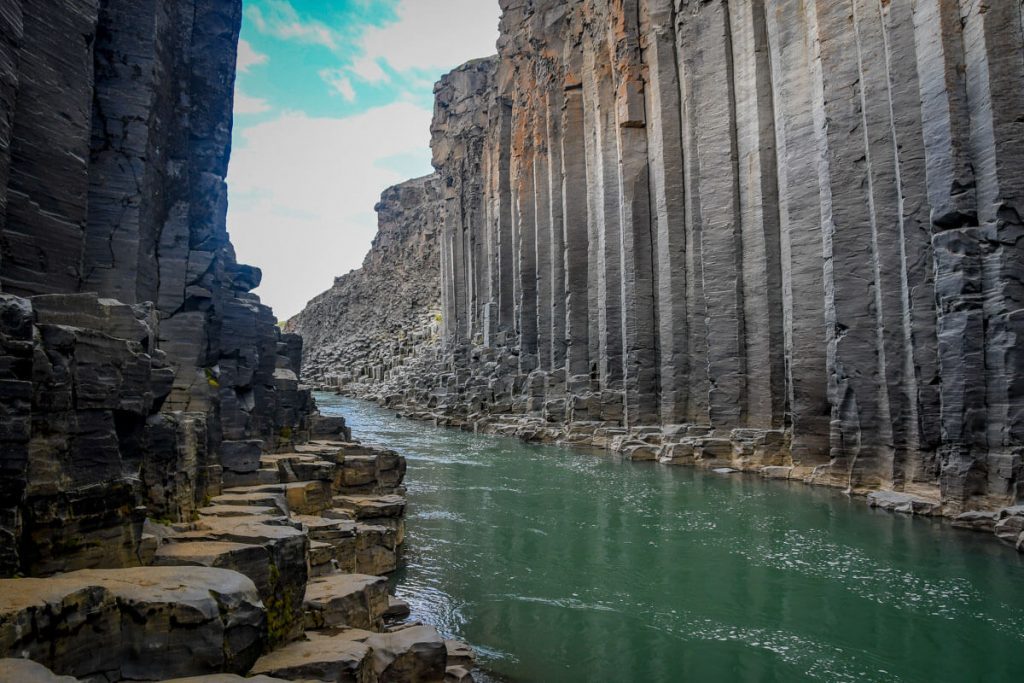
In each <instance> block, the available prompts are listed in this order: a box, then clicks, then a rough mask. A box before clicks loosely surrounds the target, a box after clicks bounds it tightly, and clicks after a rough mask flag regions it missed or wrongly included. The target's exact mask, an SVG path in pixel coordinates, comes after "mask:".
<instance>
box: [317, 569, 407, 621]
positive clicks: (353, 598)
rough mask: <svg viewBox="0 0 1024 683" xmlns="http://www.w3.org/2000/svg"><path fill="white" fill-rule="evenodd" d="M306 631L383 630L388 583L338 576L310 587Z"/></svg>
mask: <svg viewBox="0 0 1024 683" xmlns="http://www.w3.org/2000/svg"><path fill="white" fill-rule="evenodd" d="M303 609H304V611H305V621H306V629H307V630H310V631H316V630H321V629H325V628H340V627H343V626H348V627H350V628H365V629H379V628H381V626H382V624H383V618H384V613H385V612H387V610H388V583H387V579H385V578H384V577H382V576H368V575H365V574H335V575H332V576H326V577H323V578H318V579H314V580H313V581H310V582H309V585H307V586H306V599H305V601H304V603H303Z"/></svg>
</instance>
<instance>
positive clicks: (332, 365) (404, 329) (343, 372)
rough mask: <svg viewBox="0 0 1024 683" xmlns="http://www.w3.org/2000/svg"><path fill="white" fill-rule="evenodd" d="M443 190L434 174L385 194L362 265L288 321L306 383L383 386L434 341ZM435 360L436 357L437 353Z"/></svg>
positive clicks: (392, 189)
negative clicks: (300, 345) (299, 345)
mask: <svg viewBox="0 0 1024 683" xmlns="http://www.w3.org/2000/svg"><path fill="white" fill-rule="evenodd" d="M441 193H442V191H441V187H440V184H439V181H438V178H437V176H434V175H431V176H426V177H424V178H418V179H416V180H410V181H409V182H407V183H403V184H401V185H397V186H395V187H391V188H388V189H387V190H385V191H384V193H383V194H382V195H381V198H380V203H379V204H377V206H376V211H377V216H378V222H379V231H378V233H377V236H376V237H375V238H374V240H373V246H372V248H371V249H370V253H369V254H367V256H366V259H365V261H364V262H363V267H362V268H360V269H359V270H355V271H352V272H351V273H348V274H347V275H343V276H341V277H339V278H337V279H336V280H335V283H334V286H333V287H332V288H331V289H329V290H328V291H326V292H324V293H323V294H321V295H320V296H318V297H316V298H315V299H313V300H312V301H310V302H309V304H307V306H306V308H305V309H303V311H302V312H301V313H300V314H299V315H297V316H295V317H294V318H292V319H291V320H289V321H288V325H287V326H286V329H287V330H288V331H289V332H294V333H297V334H299V335H301V336H302V338H303V340H304V342H305V346H304V357H303V368H304V370H305V373H306V376H307V377H308V378H309V379H310V381H313V382H318V383H320V384H321V385H332V386H337V385H340V384H348V383H349V382H352V381H353V380H361V379H365V380H366V381H367V382H380V381H382V380H384V379H385V378H388V377H390V376H392V375H393V374H394V373H395V372H397V371H398V370H399V368H402V367H403V366H404V365H405V363H406V362H407V361H408V360H410V356H411V355H413V354H414V353H423V352H426V351H430V350H434V349H435V347H436V346H437V344H438V342H439V337H438V332H439V330H438V324H437V318H438V317H439V315H440V308H441V297H440V289H441V287H440V281H441V276H440V260H439V254H440V249H439V243H440V231H441V225H440V211H441V208H442V198H441V197H442V194H441ZM435 355H436V354H435Z"/></svg>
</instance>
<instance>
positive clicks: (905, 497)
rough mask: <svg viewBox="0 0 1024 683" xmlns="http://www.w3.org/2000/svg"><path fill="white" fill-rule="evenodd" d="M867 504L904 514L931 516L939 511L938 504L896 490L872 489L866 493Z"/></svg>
mask: <svg viewBox="0 0 1024 683" xmlns="http://www.w3.org/2000/svg"><path fill="white" fill-rule="evenodd" d="M868 506H869V507H873V508H880V509H882V510H888V511H889V512H899V513H902V514H905V515H922V516H926V517H927V516H931V515H934V514H937V513H938V511H939V504H938V503H936V502H934V501H930V500H926V499H924V498H920V497H918V496H912V495H910V494H909V493H900V492H898V491H874V492H872V493H869V494H868Z"/></svg>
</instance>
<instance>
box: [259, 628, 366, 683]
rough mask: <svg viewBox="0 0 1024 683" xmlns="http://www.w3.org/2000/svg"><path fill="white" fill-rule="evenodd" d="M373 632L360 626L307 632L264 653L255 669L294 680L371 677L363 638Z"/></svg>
mask: <svg viewBox="0 0 1024 683" xmlns="http://www.w3.org/2000/svg"><path fill="white" fill-rule="evenodd" d="M371 635H372V634H371V633H369V632H368V631H360V630H345V631H341V632H338V633H330V632H327V633H315V632H313V633H307V634H306V639H305V640H301V641H298V642H295V643H291V644H289V645H287V646H285V647H283V648H281V649H280V650H277V651H275V652H271V653H270V654H267V655H264V656H263V657H261V658H260V660H259V661H258V662H256V666H254V667H253V669H252V673H254V674H266V675H270V676H279V677H281V678H284V679H287V680H293V681H294V680H306V679H308V680H316V681H325V682H327V683H342V682H346V683H347V682H348V681H359V682H362V681H366V680H368V679H369V669H370V662H369V661H368V658H369V654H370V648H369V647H368V646H367V645H366V644H365V643H364V642H363V641H365V640H366V639H367V638H369V637H370V636H371Z"/></svg>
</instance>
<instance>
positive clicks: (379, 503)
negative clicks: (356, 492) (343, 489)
mask: <svg viewBox="0 0 1024 683" xmlns="http://www.w3.org/2000/svg"><path fill="white" fill-rule="evenodd" d="M334 505H335V507H337V508H341V509H342V510H348V511H350V512H351V513H352V515H353V516H354V517H355V518H356V519H359V520H363V519H377V518H381V517H401V516H402V515H404V514H405V498H403V497H402V496H397V495H394V494H390V495H378V496H373V495H371V496H352V495H342V496H335V497H334Z"/></svg>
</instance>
